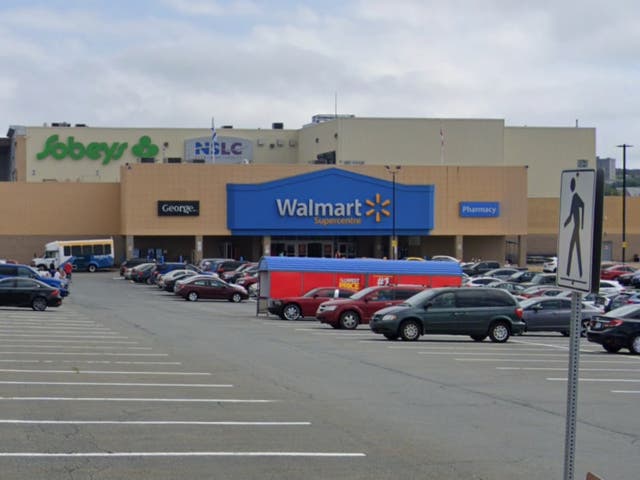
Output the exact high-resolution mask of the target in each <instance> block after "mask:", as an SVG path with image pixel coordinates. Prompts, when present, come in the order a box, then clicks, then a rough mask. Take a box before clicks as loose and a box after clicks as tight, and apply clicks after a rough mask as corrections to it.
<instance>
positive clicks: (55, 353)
mask: <svg viewBox="0 0 640 480" xmlns="http://www.w3.org/2000/svg"><path fill="white" fill-rule="evenodd" d="M13 346H14V347H15V346H16V345H13ZM29 346H31V345H29ZM52 346H53V345H47V347H48V348H51V347H52ZM64 348H73V347H68V346H65V347H64ZM77 348H87V347H77ZM0 355H91V356H96V357H97V356H100V357H119V356H126V357H168V356H169V354H168V353H129V352H0Z"/></svg>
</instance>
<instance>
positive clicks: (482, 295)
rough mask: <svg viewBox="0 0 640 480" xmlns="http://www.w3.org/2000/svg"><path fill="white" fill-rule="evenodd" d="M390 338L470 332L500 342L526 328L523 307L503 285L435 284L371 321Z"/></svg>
mask: <svg viewBox="0 0 640 480" xmlns="http://www.w3.org/2000/svg"><path fill="white" fill-rule="evenodd" d="M369 326H370V328H371V330H372V331H373V332H375V333H381V334H383V335H384V336H385V337H386V338H387V339H388V340H395V339H397V338H398V337H400V338H401V339H402V340H405V341H415V340H417V339H418V338H419V337H420V335H429V334H445V335H469V336H470V337H471V338H472V339H473V340H475V341H476V342H481V341H482V340H484V339H485V338H487V336H488V337H490V338H491V341H493V342H497V343H503V342H506V341H507V340H508V339H509V336H510V335H512V334H514V335H517V334H519V333H521V332H523V331H524V328H525V324H524V322H523V321H522V309H521V308H520V305H519V304H518V301H517V300H516V299H515V297H514V296H513V295H511V294H510V293H509V292H507V291H506V290H501V289H499V288H487V287H476V288H446V287H445V288H433V289H428V290H424V291H422V292H420V293H418V294H416V295H414V296H413V297H411V298H409V299H408V300H406V301H405V302H404V303H401V304H400V305H396V306H392V307H387V308H383V309H382V310H378V311H377V312H375V314H374V315H373V318H372V319H371V322H370V324H369Z"/></svg>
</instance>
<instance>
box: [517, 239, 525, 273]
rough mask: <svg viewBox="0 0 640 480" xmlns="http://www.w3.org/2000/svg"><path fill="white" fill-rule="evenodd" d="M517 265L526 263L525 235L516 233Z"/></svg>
mask: <svg viewBox="0 0 640 480" xmlns="http://www.w3.org/2000/svg"><path fill="white" fill-rule="evenodd" d="M518 265H520V266H522V267H524V266H526V265H527V236H526V235H518Z"/></svg>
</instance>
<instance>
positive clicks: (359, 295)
mask: <svg viewBox="0 0 640 480" xmlns="http://www.w3.org/2000/svg"><path fill="white" fill-rule="evenodd" d="M377 288H378V287H367V288H363V289H362V290H360V291H359V292H356V293H354V294H353V295H351V296H350V297H349V298H351V299H352V300H360V299H361V298H364V297H366V296H367V295H369V294H370V293H371V292H374V291H375V290H376V289H377Z"/></svg>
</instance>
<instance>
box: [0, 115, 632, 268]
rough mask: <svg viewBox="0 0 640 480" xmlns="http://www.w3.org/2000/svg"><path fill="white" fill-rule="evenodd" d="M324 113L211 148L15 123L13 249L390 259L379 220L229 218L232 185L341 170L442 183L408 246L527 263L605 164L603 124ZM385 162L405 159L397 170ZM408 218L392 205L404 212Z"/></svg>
mask: <svg viewBox="0 0 640 480" xmlns="http://www.w3.org/2000/svg"><path fill="white" fill-rule="evenodd" d="M324 120H325V121H321V122H314V123H311V124H309V125H306V126H304V127H302V128H301V129H295V130H293V129H284V128H281V127H282V125H279V124H274V125H273V126H274V127H275V128H271V129H237V128H222V127H220V128H218V129H217V131H216V134H217V141H216V143H215V149H214V151H213V152H212V151H211V135H212V132H211V130H210V129H207V128H203V129H157V128H155V129H142V128H96V127H85V126H75V127H74V126H66V124H65V126H43V127H12V129H11V130H12V132H13V135H12V136H11V138H10V141H11V155H10V163H11V171H12V178H13V180H14V181H12V182H0V213H2V215H3V218H4V219H5V221H4V222H2V225H1V226H0V257H9V258H16V259H18V260H20V261H27V260H29V259H30V258H31V256H32V255H33V253H36V252H39V251H40V250H41V249H42V247H43V245H44V243H46V242H47V241H51V240H56V239H69V238H89V237H103V236H113V237H114V238H115V239H116V245H117V247H116V254H117V257H118V260H122V259H123V258H125V257H129V256H132V255H134V254H139V255H145V254H149V252H151V251H152V252H154V253H156V252H162V254H163V256H166V257H167V259H177V258H184V259H190V260H196V259H198V258H202V257H220V256H223V257H226V256H235V257H239V256H242V257H244V258H248V259H257V258H259V257H260V256H261V255H262V254H265V253H272V254H275V253H276V252H275V251H271V250H272V248H277V249H281V250H283V253H284V254H288V255H289V254H295V255H302V254H307V255H310V254H311V253H313V254H314V255H316V254H320V255H321V256H330V255H334V254H335V253H336V252H338V251H341V252H342V253H346V254H348V255H349V256H378V257H380V256H391V255H392V254H393V245H394V242H393V241H392V237H393V232H392V231H387V230H384V229H382V227H381V226H379V225H377V226H375V227H376V228H377V230H376V229H374V230H371V231H370V232H369V233H366V234H363V233H360V232H359V231H358V230H357V229H353V230H349V231H340V230H335V231H331V230H330V229H329V230H327V229H324V230H320V231H314V230H309V231H306V230H305V233H304V234H299V232H298V231H296V229H292V230H291V231H286V229H285V230H282V229H280V228H279V227H278V224H277V221H279V220H280V219H281V218H280V217H282V216H283V215H280V217H278V215H275V217H274V219H273V221H272V223H271V224H269V226H268V228H265V229H263V230H256V231H252V230H251V229H246V228H245V230H244V232H249V231H250V232H251V234H246V233H242V234H239V233H238V232H237V231H234V229H233V228H230V225H231V224H233V223H234V222H236V221H241V219H232V218H230V207H229V204H228V202H229V198H230V197H229V195H230V193H229V190H228V186H229V185H254V186H256V185H258V186H259V185H266V186H268V185H270V182H278V181H280V180H283V181H284V179H292V180H291V182H293V183H291V184H290V185H295V184H296V180H295V179H296V178H297V177H298V176H301V177H300V178H302V179H305V178H307V177H305V175H309V174H313V173H314V172H322V171H325V170H327V169H337V170H339V171H342V172H348V173H349V174H354V175H356V176H361V179H360V180H361V181H362V182H365V183H366V182H367V181H369V180H367V179H368V178H370V179H377V181H378V183H377V184H375V182H374V184H375V188H379V189H381V190H380V191H382V192H387V193H389V192H391V190H390V189H391V188H392V186H391V185H392V182H393V192H394V195H395V193H396V186H397V187H398V189H399V190H398V192H399V193H402V188H403V186H406V187H407V188H406V189H407V190H410V188H409V186H431V187H433V191H434V194H433V200H432V201H428V202H426V203H425V206H424V208H429V209H433V226H432V228H429V229H426V228H425V229H423V230H420V229H417V230H412V229H410V228H404V225H405V223H406V222H405V221H404V220H403V221H402V222H401V224H399V225H398V227H399V231H398V232H397V233H398V235H397V237H398V243H397V245H398V249H399V250H398V253H401V254H402V255H406V256H420V257H425V256H426V257H429V256H431V255H435V254H446V255H452V256H457V257H459V258H463V259H465V260H471V259H472V258H484V259H497V260H499V261H506V260H510V261H512V262H518V263H524V262H525V261H526V256H527V254H553V253H554V252H555V251H556V248H557V247H556V241H557V240H556V237H557V235H556V233H557V229H558V218H557V211H558V204H559V202H558V196H559V187H560V174H561V172H562V171H563V170H567V169H575V168H578V167H579V168H595V165H596V164H595V162H596V159H595V158H596V157H595V130H594V129H590V128H552V127H539V128H535V127H533V128H532V127H510V126H505V124H504V121H503V120H501V119H412V118H409V119H402V118H357V117H353V116H345V117H337V118H330V117H328V118H325V119H324ZM385 166H394V167H395V166H400V167H401V168H400V169H399V170H398V171H397V172H396V173H394V174H393V175H391V174H390V171H389V170H388V169H386V168H385ZM337 178H339V179H342V177H341V176H340V174H338V177H337ZM359 178H360V177H353V178H349V179H348V180H349V181H355V182H359V181H360V180H359ZM331 187H332V184H331V183H328V184H327V186H326V189H325V190H326V191H327V195H329V197H328V198H331V199H334V200H335V198H334V197H335V196H336V195H338V196H339V195H340V193H339V192H334V193H331ZM256 188H262V187H256ZM265 188H267V187H265ZM402 198H403V197H402V196H401V195H400V196H399V197H398V199H397V200H399V201H402ZM619 200H620V199H607V202H606V204H605V227H604V231H605V239H604V240H605V248H608V249H609V251H610V253H609V254H607V253H605V254H604V257H605V258H606V257H607V256H609V257H610V258H618V257H619V256H620V248H619V247H620V238H621V237H620V235H621V230H620V224H621V216H620V213H619V212H620V211H621V210H619V209H618V205H619ZM630 200H631V199H628V203H627V232H626V233H627V241H628V246H627V249H626V252H627V258H631V256H632V255H633V253H635V252H636V251H639V250H640V244H639V240H638V238H639V237H640V232H638V219H639V218H640V215H638V213H640V212H638V204H637V203H636V201H635V200H636V199H634V201H630ZM162 201H172V202H197V204H198V208H199V215H198V216H194V217H180V216H160V215H159V214H158V211H159V210H158V209H159V208H160V207H159V205H160V203H159V202H162ZM485 203H487V204H491V205H497V206H499V209H498V210H499V214H498V215H497V216H479V217H473V216H463V215H464V214H463V213H461V212H462V205H463V204H464V205H466V204H473V205H475V204H485ZM274 205H275V204H274ZM275 208H276V207H275V206H274V207H273V209H275ZM411 208H414V207H413V206H412V207H411ZM280 213H281V214H282V210H281V211H280ZM401 213H402V212H397V211H394V212H390V216H391V217H392V219H393V220H394V222H395V218H396V217H398V219H399V221H400V219H402V216H401ZM236 215H238V216H240V215H239V214H238V213H237V212H236ZM247 215H249V216H250V213H248V214H247ZM633 215H635V217H633ZM383 219H384V218H383ZM366 220H367V219H365V221H366ZM384 220H386V219H384ZM407 221H408V219H407ZM283 225H284V224H283ZM385 225H386V224H385ZM403 229H404V230H403ZM403 231H405V232H408V233H407V234H406V235H403V234H402V233H403ZM606 242H610V243H609V244H607V243H606Z"/></svg>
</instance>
